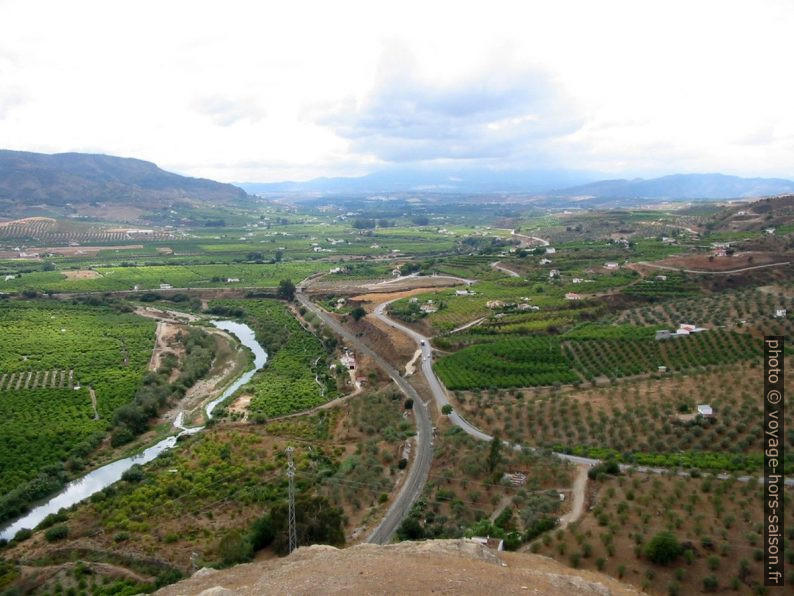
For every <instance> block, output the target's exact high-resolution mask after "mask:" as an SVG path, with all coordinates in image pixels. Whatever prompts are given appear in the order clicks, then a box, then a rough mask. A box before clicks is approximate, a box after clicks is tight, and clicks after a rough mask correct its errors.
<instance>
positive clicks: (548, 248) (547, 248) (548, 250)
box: [546, 246, 557, 255]
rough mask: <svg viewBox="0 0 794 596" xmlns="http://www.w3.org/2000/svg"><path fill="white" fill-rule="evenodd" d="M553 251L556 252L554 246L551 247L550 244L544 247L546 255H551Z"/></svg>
mask: <svg viewBox="0 0 794 596" xmlns="http://www.w3.org/2000/svg"><path fill="white" fill-rule="evenodd" d="M555 252H557V249H556V248H552V247H551V246H547V247H546V254H547V255H553V254H554V253H555Z"/></svg>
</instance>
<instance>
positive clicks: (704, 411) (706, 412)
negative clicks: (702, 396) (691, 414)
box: [698, 404, 714, 417]
mask: <svg viewBox="0 0 794 596" xmlns="http://www.w3.org/2000/svg"><path fill="white" fill-rule="evenodd" d="M698 414H700V415H701V416H707V417H709V416H713V415H714V411H713V410H712V409H711V406H710V405H709V404H700V405H699V406H698Z"/></svg>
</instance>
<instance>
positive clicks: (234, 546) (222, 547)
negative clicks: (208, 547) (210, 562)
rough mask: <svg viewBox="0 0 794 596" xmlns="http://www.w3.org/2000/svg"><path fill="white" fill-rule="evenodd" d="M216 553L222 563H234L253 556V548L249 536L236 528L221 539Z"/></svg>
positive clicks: (248, 559)
mask: <svg viewBox="0 0 794 596" xmlns="http://www.w3.org/2000/svg"><path fill="white" fill-rule="evenodd" d="M218 555H219V556H220V558H221V562H222V563H223V564H224V565H234V564H236V563H244V562H245V561H250V560H251V558H252V557H253V556H254V548H253V545H252V544H251V540H250V539H249V537H248V536H246V535H245V534H243V533H242V532H240V531H237V530H236V531H232V532H229V533H228V534H226V536H224V537H223V538H222V539H221V541H220V543H219V544H218Z"/></svg>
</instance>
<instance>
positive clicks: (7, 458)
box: [0, 301, 155, 517]
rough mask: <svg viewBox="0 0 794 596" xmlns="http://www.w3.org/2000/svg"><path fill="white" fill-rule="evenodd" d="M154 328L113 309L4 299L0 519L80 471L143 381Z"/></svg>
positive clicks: (0, 322) (0, 306) (0, 321)
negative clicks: (20, 500)
mask: <svg viewBox="0 0 794 596" xmlns="http://www.w3.org/2000/svg"><path fill="white" fill-rule="evenodd" d="M154 328H155V324H154V322H153V321H151V320H147V319H143V318H141V317H138V316H136V315H134V314H131V313H128V312H120V311H118V310H117V309H114V308H112V307H109V306H88V305H84V304H72V303H62V302H57V301H27V302H13V303H12V302H7V301H6V302H0V333H2V335H3V338H4V339H3V349H2V351H0V370H1V371H2V373H0V379H6V380H5V383H4V384H3V386H2V390H0V470H2V474H0V478H1V479H2V480H0V491H2V493H3V494H4V497H3V500H2V501H0V505H1V506H0V517H4V516H7V515H9V513H10V510H8V509H7V507H11V508H13V505H12V503H13V502H16V499H17V497H18V496H19V495H22V494H29V493H30V492H31V491H32V493H38V492H41V491H42V486H44V485H46V486H53V482H54V481H53V479H54V478H61V479H62V478H63V477H64V476H63V474H64V470H65V468H64V466H66V468H69V469H72V470H79V469H80V468H81V466H82V463H81V462H82V458H84V457H85V456H86V455H88V453H90V452H91V451H93V450H94V449H95V448H96V447H97V445H98V443H99V442H100V441H101V440H102V439H103V438H104V436H105V434H106V432H107V430H108V428H109V427H110V425H111V420H112V418H113V414H114V412H115V411H116V410H117V409H118V408H119V407H121V406H123V405H125V404H127V403H129V402H130V401H131V400H132V399H133V396H134V395H135V392H136V390H137V388H138V386H139V385H140V384H141V381H142V379H143V376H144V373H145V370H146V366H147V364H148V361H149V357H150V355H151V350H152V347H153V345H154ZM14 378H16V379H17V382H16V383H14V382H13V379H14ZM20 381H24V382H22V383H20ZM53 385H55V386H53ZM18 386H19V388H17V387H18ZM78 387H79V388H78ZM89 387H90V388H92V389H93V390H94V392H95V396H96V411H94V408H93V405H92V400H91V398H90V396H89V389H88V388H89ZM40 474H43V475H42V476H39V475H40ZM29 483H32V484H29ZM55 484H56V485H57V482H55ZM37 486H38V488H37ZM14 491H16V492H14ZM15 495H16V496H15Z"/></svg>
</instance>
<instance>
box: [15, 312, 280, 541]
mask: <svg viewBox="0 0 794 596" xmlns="http://www.w3.org/2000/svg"><path fill="white" fill-rule="evenodd" d="M212 324H213V325H215V327H217V328H218V329H222V330H224V331H228V332H229V333H231V334H232V335H234V336H236V337H237V339H239V340H240V343H242V344H243V345H244V346H245V347H247V348H248V349H250V350H251V352H253V354H254V367H253V368H252V369H251V370H248V371H246V372H245V373H243V374H242V375H241V376H240V377H239V378H238V379H237V380H236V381H234V382H233V383H232V384H231V385H229V386H228V387H227V388H226V390H225V391H224V392H223V393H222V394H221V396H220V397H218V398H217V399H214V400H212V401H211V402H209V403H208V404H207V405H206V411H207V417H208V418H211V417H212V411H213V410H214V409H215V407H216V406H217V405H218V404H219V403H221V402H223V400H225V399H226V398H228V397H229V396H230V395H232V394H233V393H234V392H235V391H237V390H238V389H239V388H240V387H242V386H243V385H245V384H246V383H247V382H248V381H250V380H251V377H253V376H254V374H255V373H256V372H257V371H258V370H260V369H261V368H262V367H263V366H265V363H266V362H267V352H265V350H264V348H263V347H262V346H261V345H260V344H259V342H257V341H256V336H255V334H254V330H253V329H251V328H250V327H249V326H248V325H245V324H243V323H236V322H234V321H213V322H212ZM183 418H184V417H183V414H182V412H180V413H179V414H178V415H177V418H176V420H175V421H174V427H175V428H178V429H181V432H180V433H179V434H177V435H172V436H170V437H167V438H165V439H163V440H162V441H160V442H159V443H156V444H155V445H152V446H151V447H148V448H147V449H144V450H143V451H142V452H141V453H138V454H136V455H133V456H131V457H125V458H124V459H120V460H117V461H114V462H112V463H110V464H107V465H105V466H102V467H101V468H97V469H96V470H94V471H93V472H89V473H88V474H86V475H85V476H83V477H82V478H78V479H76V480H73V481H71V482H70V483H69V484H67V485H66V487H64V488H63V490H61V492H59V493H58V494H57V495H55V496H54V497H52V498H50V499H49V500H47V501H46V502H44V503H42V504H40V505H37V506H35V507H33V509H31V510H30V511H29V512H28V513H27V514H25V515H24V516H22V517H20V518H19V519H17V520H15V521H13V522H10V523H9V522H7V523H6V524H5V525H4V526H3V529H2V530H0V538H5V539H6V540H11V539H12V538H13V537H14V535H15V534H16V533H17V532H18V531H19V530H21V529H22V528H35V527H36V526H37V525H38V524H39V523H40V522H41V521H42V520H43V519H44V518H45V517H47V516H48V515H49V514H50V513H57V512H58V511H59V510H60V509H62V508H64V507H71V506H72V505H74V504H75V503H79V502H80V501H82V500H84V499H87V498H88V497H90V496H91V495H93V494H94V493H97V492H99V491H101V490H102V489H104V488H106V487H108V486H110V485H111V484H113V483H114V482H118V481H119V480H121V475H122V474H124V472H126V471H127V470H129V469H130V468H131V467H132V466H134V465H135V464H139V465H141V464H145V463H148V462H150V461H152V460H153V459H155V458H156V457H157V456H158V455H160V454H161V453H163V452H165V451H168V450H169V449H171V448H172V447H173V446H174V445H176V442H177V438H178V437H180V436H182V435H192V434H195V433H197V432H200V431H201V430H203V429H204V427H203V426H195V427H192V428H185V427H184V426H182V420H183Z"/></svg>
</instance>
